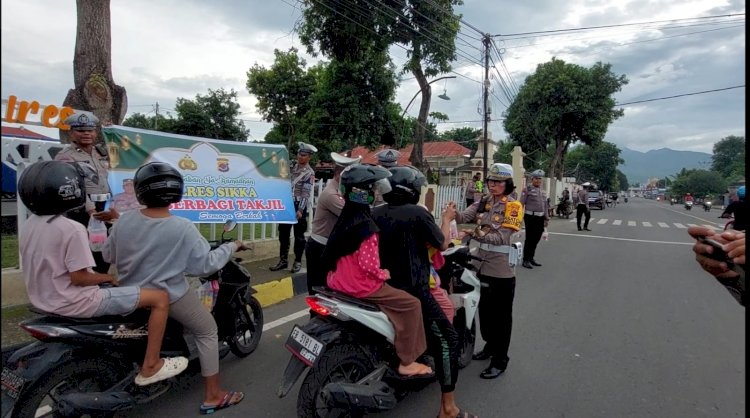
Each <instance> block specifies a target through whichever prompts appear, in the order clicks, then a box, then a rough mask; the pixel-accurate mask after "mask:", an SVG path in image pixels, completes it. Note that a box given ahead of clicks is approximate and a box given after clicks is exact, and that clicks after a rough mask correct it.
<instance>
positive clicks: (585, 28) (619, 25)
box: [492, 13, 745, 37]
mask: <svg viewBox="0 0 750 418" xmlns="http://www.w3.org/2000/svg"><path fill="white" fill-rule="evenodd" d="M736 16H745V13H734V14H727V15H714V16H700V17H689V18H682V19H669V20H651V21H646V22H638V23H620V24H616V25H601V26H585V27H581V28H569V29H554V30H543V31H535V32H519V33H508V34H497V35H492V36H493V37H505V36H521V35H538V34H547V33H561V32H577V31H583V30H593V29H605V28H619V27H625V26H637V25H641V26H642V25H649V24H654V23H674V22H682V21H688V20H701V19H716V18H722V17H736Z"/></svg>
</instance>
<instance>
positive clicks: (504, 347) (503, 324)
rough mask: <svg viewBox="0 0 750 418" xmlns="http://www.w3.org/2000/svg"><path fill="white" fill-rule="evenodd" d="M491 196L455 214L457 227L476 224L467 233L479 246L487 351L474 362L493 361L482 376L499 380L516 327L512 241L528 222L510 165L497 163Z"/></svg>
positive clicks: (481, 317) (482, 327) (481, 316)
mask: <svg viewBox="0 0 750 418" xmlns="http://www.w3.org/2000/svg"><path fill="white" fill-rule="evenodd" d="M487 188H488V191H489V193H488V194H487V195H485V197H483V198H482V199H481V200H480V201H479V202H474V204H473V205H471V206H469V207H468V208H467V209H466V210H464V211H463V212H460V213H457V214H456V222H458V223H459V224H463V223H470V222H476V224H477V227H476V228H475V229H474V230H473V231H466V232H467V233H468V234H469V235H470V236H471V239H473V240H475V241H477V242H479V252H478V256H479V257H480V258H482V260H483V261H481V262H480V263H479V280H480V281H481V282H482V290H481V292H482V293H481V297H480V299H479V325H480V331H481V332H482V338H483V339H484V340H485V341H486V344H485V346H484V348H483V349H482V350H481V351H480V352H478V353H476V354H474V356H473V358H474V359H475V360H488V359H489V360H490V364H489V366H488V367H487V368H485V369H484V370H483V371H482V373H481V374H480V375H479V376H480V377H481V378H483V379H495V378H497V377H499V376H500V375H501V374H502V373H504V372H505V370H506V368H507V367H508V362H509V361H510V357H508V348H509V346H510V337H511V331H512V327H513V299H514V298H515V293H516V276H515V262H516V261H515V260H511V259H510V257H509V256H510V253H511V252H512V251H511V249H512V247H511V246H512V242H514V240H515V238H516V237H517V235H516V234H517V233H518V231H519V230H520V228H521V223H522V222H523V219H524V212H523V206H522V205H521V204H520V202H518V201H516V200H515V199H514V198H513V197H512V194H513V190H514V189H515V186H514V184H513V171H512V168H510V167H508V166H507V165H506V166H504V165H502V164H493V165H492V167H490V170H489V173H488V174H487Z"/></svg>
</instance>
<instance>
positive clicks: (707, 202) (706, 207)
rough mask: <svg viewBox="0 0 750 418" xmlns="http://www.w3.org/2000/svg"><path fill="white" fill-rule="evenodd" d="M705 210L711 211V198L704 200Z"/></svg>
mask: <svg viewBox="0 0 750 418" xmlns="http://www.w3.org/2000/svg"><path fill="white" fill-rule="evenodd" d="M703 210H705V211H706V212H709V211H711V201H710V200H706V201H704V202H703Z"/></svg>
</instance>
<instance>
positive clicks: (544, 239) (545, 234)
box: [542, 228, 549, 241]
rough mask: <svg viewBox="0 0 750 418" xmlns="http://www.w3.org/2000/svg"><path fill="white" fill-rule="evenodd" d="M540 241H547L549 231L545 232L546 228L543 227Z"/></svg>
mask: <svg viewBox="0 0 750 418" xmlns="http://www.w3.org/2000/svg"><path fill="white" fill-rule="evenodd" d="M542 241H549V232H547V228H544V232H543V233H542Z"/></svg>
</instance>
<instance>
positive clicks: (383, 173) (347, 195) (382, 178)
mask: <svg viewBox="0 0 750 418" xmlns="http://www.w3.org/2000/svg"><path fill="white" fill-rule="evenodd" d="M390 175H391V173H390V172H389V171H388V170H386V169H385V168H383V167H378V166H376V165H369V164H352V165H350V166H349V167H346V168H345V169H344V171H342V172H341V185H340V186H339V188H340V189H341V194H342V195H343V196H344V199H345V200H347V201H350V202H354V203H360V204H366V205H369V204H371V203H372V202H373V201H374V200H375V192H376V191H378V192H380V193H382V194H385V193H388V192H389V191H390V190H391V186H390V184H389V183H388V180H386V179H387V178H388V177H390Z"/></svg>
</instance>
